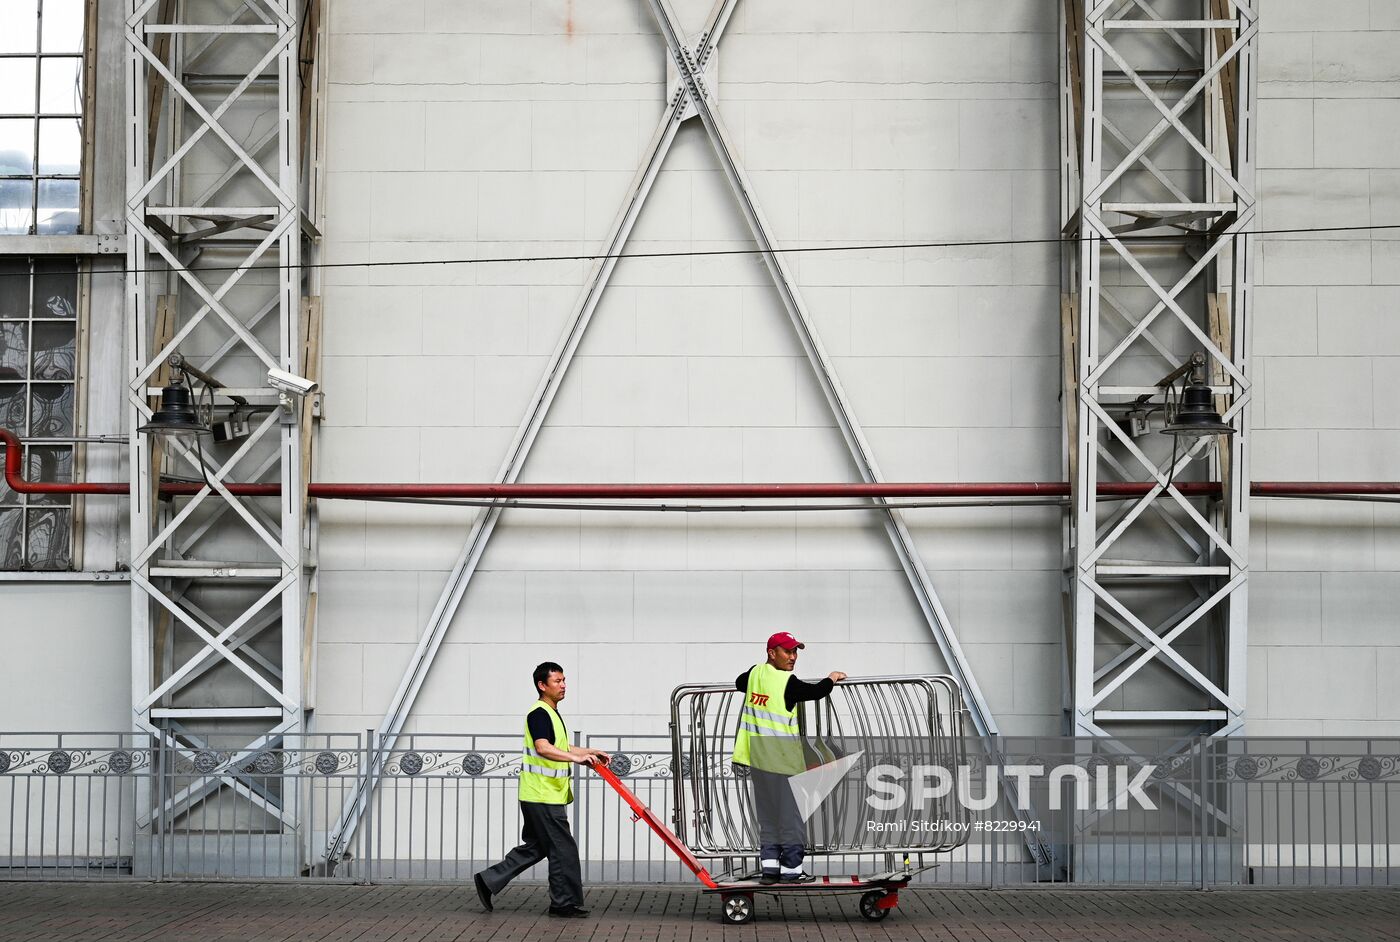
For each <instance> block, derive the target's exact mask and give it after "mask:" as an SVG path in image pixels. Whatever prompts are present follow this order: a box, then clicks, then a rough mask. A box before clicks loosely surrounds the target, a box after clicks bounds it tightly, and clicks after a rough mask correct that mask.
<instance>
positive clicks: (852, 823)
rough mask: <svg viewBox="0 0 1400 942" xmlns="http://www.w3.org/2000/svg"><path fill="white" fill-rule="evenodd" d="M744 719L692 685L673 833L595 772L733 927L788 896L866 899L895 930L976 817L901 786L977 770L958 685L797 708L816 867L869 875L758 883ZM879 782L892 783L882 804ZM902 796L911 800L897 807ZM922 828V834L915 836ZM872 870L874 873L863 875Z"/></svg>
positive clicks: (925, 680)
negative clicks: (919, 774) (737, 757)
mask: <svg viewBox="0 0 1400 942" xmlns="http://www.w3.org/2000/svg"><path fill="white" fill-rule="evenodd" d="M742 707H743V695H742V694H741V693H740V692H739V691H737V690H735V689H734V687H733V685H732V684H727V685H726V684H699V685H683V686H680V687H677V688H676V689H675V691H674V692H673V693H672V694H671V747H672V763H673V772H674V782H675V795H674V813H673V821H672V825H673V827H674V829H673V827H672V826H668V825H667V824H666V823H665V822H663V821H662V820H661V819H660V818H659V817H658V816H657V815H656V814H655V813H654V812H653V811H652V810H651V809H650V808H648V807H647V806H646V804H645V803H643V802H642V801H641V800H640V799H638V798H637V796H636V795H634V794H633V793H632V791H631V790H630V789H629V788H628V787H627V786H626V785H625V784H624V783H623V782H622V780H621V779H619V778H618V776H617V775H616V774H614V772H613V771H612V770H611V769H610V768H608V767H607V766H606V765H602V764H595V765H593V766H592V768H593V769H594V771H595V772H597V773H598V774H599V775H600V776H602V777H603V778H604V779H605V780H606V781H607V782H608V784H609V785H611V786H612V788H613V789H614V790H615V791H616V792H617V793H618V794H619V795H620V796H621V797H622V799H623V800H624V801H625V802H626V803H627V804H628V806H629V807H631V809H632V812H633V820H634V821H644V822H645V823H646V824H647V825H648V826H649V827H650V828H651V829H652V830H653V831H654V832H655V833H656V834H657V836H658V837H660V838H661V840H662V841H663V842H664V843H665V844H666V846H667V847H669V848H670V849H671V851H672V852H673V853H675V855H676V856H677V857H678V858H680V861H681V862H682V863H683V864H684V865H685V866H687V867H688V868H689V869H690V870H691V872H693V873H694V874H695V875H696V877H697V878H698V879H699V880H700V882H701V883H702V884H704V890H703V892H705V893H707V894H715V895H718V896H719V897H720V899H721V909H720V914H721V918H722V919H723V921H724V922H726V923H731V924H742V923H746V922H748V921H749V920H751V919H752V918H753V917H754V913H755V905H754V897H755V896H756V895H758V894H774V895H778V894H785V893H850V894H859V895H860V913H861V915H862V916H864V917H865V918H866V919H869V920H872V921H877V920H880V919H884V918H885V917H886V916H888V915H889V913H890V911H891V910H893V909H894V908H895V907H896V906H897V905H898V904H899V891H900V890H902V889H904V888H905V887H907V886H908V885H909V883H910V881H911V880H912V879H913V878H914V877H915V876H916V875H917V874H919V873H922V872H924V871H926V870H929V869H931V868H932V867H934V866H937V864H936V862H931V860H930V859H931V858H934V857H936V855H938V854H946V853H948V852H950V851H952V850H955V849H956V848H958V847H960V846H962V845H963V844H964V843H966V841H967V839H968V833H969V831H970V828H969V827H968V823H969V822H968V812H967V809H966V808H964V807H962V806H961V805H960V804H959V802H957V801H956V795H955V792H954V791H953V790H951V789H942V790H940V789H917V790H916V789H905V788H903V787H902V786H900V787H898V788H896V787H895V785H894V784H893V783H897V782H898V781H899V780H900V779H901V778H903V777H904V776H905V775H906V773H907V772H908V770H913V769H919V768H923V769H928V768H930V767H933V768H941V769H945V770H947V772H948V774H949V776H951V775H952V774H954V773H955V771H956V769H957V768H959V767H961V766H963V765H965V764H966V758H967V744H966V739H965V736H964V731H963V717H964V711H963V706H962V696H961V691H960V690H959V688H958V685H957V682H956V681H955V680H954V679H953V678H951V677H947V676H941V675H940V676H933V675H913V676H892V677H864V678H849V679H847V680H845V681H842V682H841V683H839V684H837V685H836V687H835V689H834V690H833V691H832V695H831V696H830V697H828V698H826V699H825V700H820V701H817V702H815V703H808V704H803V705H801V706H800V707H799V709H798V727H799V730H800V731H801V737H802V741H803V747H804V750H803V751H804V755H805V759H806V762H805V764H806V765H807V767H808V771H807V773H800V774H799V775H794V776H792V779H791V780H792V781H797V780H801V783H800V784H799V785H798V786H797V787H796V788H795V793H800V795H801V798H800V800H798V802H797V804H798V805H799V808H800V810H801V813H802V815H803V817H804V819H805V827H806V849H807V856H808V858H824V859H825V863H826V869H827V870H832V869H833V868H835V867H841V866H843V865H850V866H852V867H853V868H855V869H856V871H857V872H855V873H850V874H843V875H831V874H828V875H824V876H819V877H817V878H816V879H815V880H813V881H812V882H806V883H781V882H779V883H771V884H770V883H762V882H760V879H759V877H760V874H759V872H758V869H757V867H755V866H754V864H755V863H756V861H757V857H758V852H759V846H758V823H757V817H756V808H755V805H754V799H753V794H752V790H751V788H750V785H749V781H748V779H749V775H748V774H747V773H748V769H747V767H746V766H741V765H734V764H732V763H731V761H730V756H731V753H732V750H733V745H734V736H735V732H736V730H737V728H738V723H739V715H740V710H741V709H742ZM872 780H878V781H880V782H887V783H891V784H889V785H888V787H885V788H882V789H881V790H880V791H879V792H878V793H877V794H876V796H875V798H876V800H873V801H872V800H871V797H872V796H871V789H870V783H871V781H872ZM945 781H946V779H945ZM940 792H941V793H940ZM900 794H902V795H903V796H904V800H902V801H896V800H894V797H895V796H897V795H900ZM911 794H912V795H913V796H914V797H913V798H912V799H911V798H910V797H909V796H910V795H911ZM916 822H917V823H919V824H921V825H922V826H919V827H914V826H911V825H912V824H914V823H916ZM707 862H709V863H710V864H713V865H716V869H715V870H714V872H711V868H710V866H707ZM872 865H873V866H872ZM861 866H872V869H871V870H870V871H869V872H867V873H866V874H864V875H861V874H860V873H859V868H860V867H861Z"/></svg>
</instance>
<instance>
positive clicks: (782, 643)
mask: <svg viewBox="0 0 1400 942" xmlns="http://www.w3.org/2000/svg"><path fill="white" fill-rule="evenodd" d="M768 647H770V648H782V649H783V650H784V651H795V650H797V649H798V648H805V647H807V645H805V644H803V643H802V642H801V641H798V640H797V639H796V638H794V637H793V636H792V635H790V634H788V633H787V632H786V631H780V632H778V633H777V634H775V635H770V636H769V637H768Z"/></svg>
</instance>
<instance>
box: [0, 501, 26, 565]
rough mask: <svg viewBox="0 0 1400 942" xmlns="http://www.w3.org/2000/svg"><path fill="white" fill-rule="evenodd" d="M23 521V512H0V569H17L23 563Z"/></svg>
mask: <svg viewBox="0 0 1400 942" xmlns="http://www.w3.org/2000/svg"><path fill="white" fill-rule="evenodd" d="M23 521H24V511H23V510H0V569H18V568H20V564H21V563H23V562H24V527H23Z"/></svg>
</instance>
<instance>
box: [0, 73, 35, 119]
mask: <svg viewBox="0 0 1400 942" xmlns="http://www.w3.org/2000/svg"><path fill="white" fill-rule="evenodd" d="M33 113H34V60H33V59H0V114H33Z"/></svg>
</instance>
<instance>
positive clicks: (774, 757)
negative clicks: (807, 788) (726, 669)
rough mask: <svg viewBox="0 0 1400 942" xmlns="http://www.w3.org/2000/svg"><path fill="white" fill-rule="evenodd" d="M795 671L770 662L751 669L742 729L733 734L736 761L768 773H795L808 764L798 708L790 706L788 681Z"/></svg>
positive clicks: (745, 696)
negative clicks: (779, 668) (780, 667)
mask: <svg viewBox="0 0 1400 942" xmlns="http://www.w3.org/2000/svg"><path fill="white" fill-rule="evenodd" d="M791 676H792V674H791V673H790V672H789V671H780V670H778V669H777V668H776V667H774V666H773V665H772V664H769V663H768V662H767V661H765V662H763V663H762V664H755V665H754V666H753V669H752V670H750V671H749V686H748V689H747V690H746V691H744V708H743V709H742V710H740V711H739V732H738V733H737V734H736V735H735V737H734V755H733V761H734V762H735V763H736V764H738V765H747V766H750V767H752V768H755V769H763V770H764V771H767V772H781V773H782V774H784V775H795V774H797V773H798V772H801V771H802V770H803V769H804V768H805V767H806V765H805V763H804V761H803V755H802V734H801V732H800V731H799V730H798V726H797V709H796V707H794V708H793V709H791V710H789V709H788V707H787V696H786V694H787V682H788V678H790V677H791Z"/></svg>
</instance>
